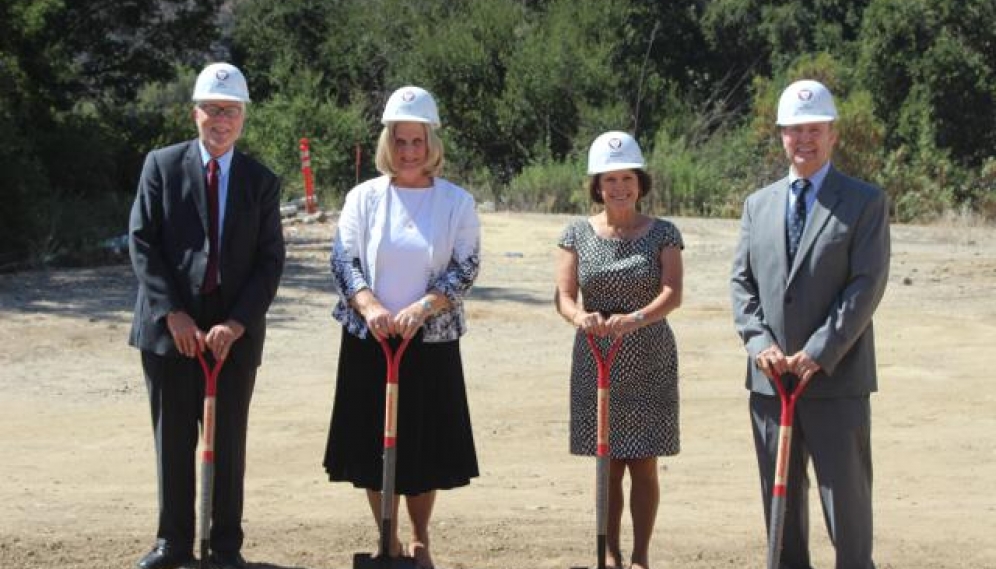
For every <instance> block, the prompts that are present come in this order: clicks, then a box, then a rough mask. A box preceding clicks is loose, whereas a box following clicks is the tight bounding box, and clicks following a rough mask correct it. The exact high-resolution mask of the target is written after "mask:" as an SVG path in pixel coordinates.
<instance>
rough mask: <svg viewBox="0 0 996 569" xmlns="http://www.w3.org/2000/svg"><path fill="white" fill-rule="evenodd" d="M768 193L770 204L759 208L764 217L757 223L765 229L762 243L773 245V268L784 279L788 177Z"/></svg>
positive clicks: (786, 248) (785, 272)
mask: <svg viewBox="0 0 996 569" xmlns="http://www.w3.org/2000/svg"><path fill="white" fill-rule="evenodd" d="M769 187H770V188H771V191H770V192H768V195H767V199H769V200H771V202H770V203H769V204H768V205H767V207H764V208H761V211H763V212H764V217H763V218H762V219H759V220H758V221H759V222H760V223H761V224H762V225H761V226H762V227H764V228H765V229H766V232H767V239H766V240H764V241H762V242H766V243H773V244H774V247H773V248H774V255H775V258H776V259H778V261H777V262H776V263H775V266H776V267H777V268H778V270H779V272H780V274H779V275H778V276H779V277H780V278H785V275H787V274H788V272H789V267H788V247H787V244H786V242H785V211H786V210H785V208H786V207H787V205H786V204H788V176H786V177H784V178H782V179H781V180H779V181H777V182H775V183H774V184H772V185H771V186H769Z"/></svg>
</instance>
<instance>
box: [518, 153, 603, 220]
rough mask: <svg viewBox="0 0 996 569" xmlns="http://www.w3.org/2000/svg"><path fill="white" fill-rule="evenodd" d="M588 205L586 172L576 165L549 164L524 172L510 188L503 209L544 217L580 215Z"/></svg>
mask: <svg viewBox="0 0 996 569" xmlns="http://www.w3.org/2000/svg"><path fill="white" fill-rule="evenodd" d="M589 202H590V199H589V197H588V191H587V184H586V177H585V174H584V168H582V167H581V166H580V165H579V164H578V163H576V162H563V161H553V160H548V161H545V162H540V163H538V164H531V165H529V166H526V167H525V168H523V169H522V173H520V174H519V175H518V176H516V177H515V178H514V179H513V180H512V182H511V183H510V184H509V188H508V194H507V196H506V199H505V202H504V203H503V204H502V205H504V206H505V207H507V208H509V209H513V210H526V211H538V212H542V213H580V212H583V211H585V210H586V208H587V206H588V204H589Z"/></svg>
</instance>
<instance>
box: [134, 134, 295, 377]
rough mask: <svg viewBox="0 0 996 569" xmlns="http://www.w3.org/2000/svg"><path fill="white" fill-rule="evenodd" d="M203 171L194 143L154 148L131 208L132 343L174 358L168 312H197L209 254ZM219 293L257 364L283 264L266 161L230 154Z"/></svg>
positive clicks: (274, 186) (276, 189)
mask: <svg viewBox="0 0 996 569" xmlns="http://www.w3.org/2000/svg"><path fill="white" fill-rule="evenodd" d="M205 185H206V182H205V175H204V168H203V166H202V164H201V156H200V150H199V148H198V144H197V141H196V140H193V141H188V142H183V143H180V144H175V145H173V146H169V147H166V148H161V149H158V150H154V151H152V152H150V153H149V155H148V156H147V157H146V159H145V165H144V166H143V168H142V176H141V179H140V180H139V183H138V192H137V195H136V197H135V203H134V205H133V206H132V210H131V219H130V223H129V249H130V253H131V261H132V266H133V267H134V270H135V274H136V275H137V276H138V281H139V286H138V298H137V300H136V303H135V315H134V319H133V321H132V328H131V335H130V337H129V344H131V345H132V346H135V347H137V348H139V349H141V350H147V351H151V352H154V353H156V354H159V355H178V354H179V352H177V350H176V346H175V344H174V342H173V337H172V336H171V335H170V333H169V330H168V329H167V328H166V316H167V314H169V313H170V312H172V311H175V310H183V311H186V312H187V313H188V314H190V315H191V316H193V315H195V314H197V313H198V312H199V303H200V302H201V296H200V291H201V284H202V282H203V281H204V271H205V270H206V266H207V258H208V214H207V195H206V188H205ZM220 247H221V259H220V265H219V270H220V272H221V282H222V286H221V295H222V297H221V298H222V303H223V305H224V308H225V313H226V314H227V315H228V317H229V318H233V319H235V320H237V321H238V322H239V323H241V324H242V325H243V326H245V336H244V337H243V338H242V341H244V342H246V343H247V344H248V345H249V346H250V347H251V349H252V350H253V352H254V353H255V360H256V365H259V362H260V357H261V354H262V350H263V339H264V336H265V333H266V311H267V309H268V308H269V306H270V302H271V301H272V300H273V297H274V295H275V294H276V291H277V285H278V284H279V282H280V275H281V273H282V272H283V266H284V256H285V250H284V239H283V231H282V228H281V223H280V181H279V179H278V178H277V176H276V175H275V174H274V173H273V172H271V171H270V170H269V169H267V168H266V167H265V166H263V165H262V164H260V163H259V162H256V161H255V160H253V159H252V158H249V157H248V156H246V155H245V154H242V153H240V152H238V151H235V153H234V156H233V157H232V165H231V170H230V173H229V178H228V199H227V205H226V206H225V226H224V229H223V231H222V242H221V244H220Z"/></svg>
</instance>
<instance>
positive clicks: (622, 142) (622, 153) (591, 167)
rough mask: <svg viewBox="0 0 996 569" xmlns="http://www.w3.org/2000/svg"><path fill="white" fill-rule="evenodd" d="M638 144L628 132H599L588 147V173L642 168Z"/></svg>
mask: <svg viewBox="0 0 996 569" xmlns="http://www.w3.org/2000/svg"><path fill="white" fill-rule="evenodd" d="M643 166H644V162H643V153H642V152H640V145H639V144H637V143H636V139H634V138H633V137H632V136H630V135H629V134H627V133H625V132H622V131H620V130H612V131H609V132H606V133H604V134H600V135H599V136H598V138H596V139H595V142H592V143H591V148H590V149H588V174H591V175H594V174H601V173H602V172H611V171H613V170H631V169H634V168H636V169H643Z"/></svg>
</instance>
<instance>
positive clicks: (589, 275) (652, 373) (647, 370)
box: [556, 131, 684, 569]
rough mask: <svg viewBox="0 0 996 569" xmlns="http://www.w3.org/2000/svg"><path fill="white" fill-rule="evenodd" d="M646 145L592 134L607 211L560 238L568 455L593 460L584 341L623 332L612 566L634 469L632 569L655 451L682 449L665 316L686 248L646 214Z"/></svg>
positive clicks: (648, 530)
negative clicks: (568, 353) (567, 328)
mask: <svg viewBox="0 0 996 569" xmlns="http://www.w3.org/2000/svg"><path fill="white" fill-rule="evenodd" d="M643 168H644V161H643V155H642V153H641V152H640V147H639V146H638V145H637V143H636V141H635V140H634V139H633V137H631V136H630V135H628V134H626V133H624V132H618V131H613V132H607V133H605V134H602V135H601V136H599V137H598V138H596V139H595V142H594V143H592V146H591V149H590V150H589V153H588V174H589V175H591V179H590V182H589V191H590V194H591V199H592V201H594V202H595V203H598V204H603V205H604V207H603V209H602V211H601V212H600V213H598V214H596V215H594V216H592V217H589V218H586V219H580V220H576V221H574V222H572V223H571V224H570V225H568V227H567V228H566V229H565V230H564V233H563V235H562V236H561V238H560V242H559V246H560V251H559V253H558V255H559V258H558V264H557V296H556V305H557V310H558V312H559V313H560V315H561V316H563V317H564V319H565V320H567V321H568V322H570V323H571V325H572V326H574V327H575V328H577V334H576V335H575V338H574V351H573V354H572V364H571V440H570V449H571V453H572V454H575V455H585V456H593V455H594V454H595V436H596V418H595V407H596V392H597V382H596V379H597V372H596V368H595V361H594V358H593V356H592V354H591V351H590V350H589V348H588V345H587V342H586V340H585V338H584V336H585V334H587V333H591V334H594V335H595V336H597V337H600V338H601V340H600V342H599V343H600V344H601V345H602V349H605V347H606V344H607V343H608V342H609V341H610V340H611V338H613V337H617V336H624V338H623V341H622V342H623V343H622V347H621V349H620V350H619V353H618V355H617V356H616V360H615V363H614V364H613V367H612V372H611V384H610V396H609V401H610V402H609V457H610V462H609V512H608V532H607V536H606V545H607V548H606V549H607V551H606V560H605V561H606V566H607V567H620V566H621V565H620V564H621V563H622V554H621V550H620V543H619V528H620V524H621V520H622V513H623V508H624V497H623V486H622V481H623V477H624V475H625V474H626V472H629V476H630V482H631V491H630V496H629V502H630V514H631V516H632V520H633V554H632V555H631V558H630V560H631V563H632V567H633V568H634V569H648V568H649V567H650V559H649V549H650V538H651V535H652V534H653V528H654V521H655V518H656V516H657V505H658V502H659V499H660V485H659V482H658V479H657V457H659V456H672V455H675V454H677V453H678V451H679V436H678V435H679V431H678V352H677V347H676V345H675V340H674V335H673V334H672V332H671V328H670V327H669V326H668V324H667V320H666V319H665V318H666V317H667V315H668V314H670V313H671V311H673V310H674V309H676V308H677V307H678V306H679V305H680V304H681V283H682V264H681V250H682V248H683V247H684V245H683V243H682V240H681V234H680V233H679V232H678V229H677V228H676V227H675V226H674V225H673V224H672V223H671V222H669V221H665V220H663V219H657V218H654V217H651V216H648V215H644V214H642V213H640V212H639V210H638V208H637V204H638V203H639V201H640V198H641V197H643V196H644V195H646V194H647V192H649V191H650V176H649V175H648V174H647V173H646V172H644V170H643Z"/></svg>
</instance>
